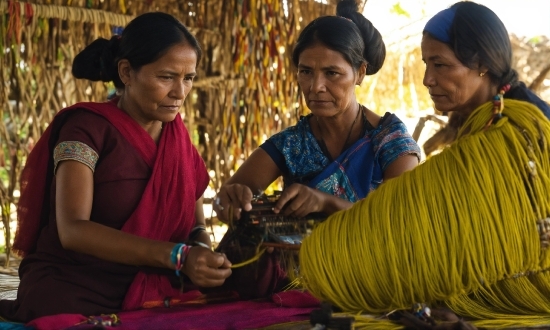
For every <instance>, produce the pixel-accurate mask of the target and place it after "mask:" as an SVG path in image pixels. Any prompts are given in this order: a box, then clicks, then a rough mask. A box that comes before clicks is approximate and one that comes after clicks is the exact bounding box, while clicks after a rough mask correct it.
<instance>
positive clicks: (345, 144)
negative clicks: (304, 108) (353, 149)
mask: <svg viewBox="0 0 550 330" xmlns="http://www.w3.org/2000/svg"><path fill="white" fill-rule="evenodd" d="M361 112H363V106H362V105H361V104H359V110H357V115H355V119H354V120H353V123H351V127H350V128H349V132H348V136H347V137H346V141H345V142H344V145H343V146H342V150H340V153H339V154H338V155H341V154H342V152H344V150H346V147H347V146H348V142H349V138H350V137H351V132H353V127H354V126H355V122H356V121H357V118H359V113H361ZM315 118H316V119H317V126H318V127H319V133H320V134H321V144H322V147H323V149H324V150H323V151H324V152H325V153H326V154H327V155H330V152H329V151H328V148H327V145H326V143H325V139H324V138H323V129H322V128H321V123H320V122H319V117H317V116H315Z"/></svg>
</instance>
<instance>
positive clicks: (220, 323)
mask: <svg viewBox="0 0 550 330" xmlns="http://www.w3.org/2000/svg"><path fill="white" fill-rule="evenodd" d="M318 307H319V301H317V300H316V299H315V298H313V297H311V296H310V295H309V294H307V293H303V292H297V291H289V292H282V293H279V294H277V295H274V297H273V301H262V302H257V301H232V302H226V303H217V304H191V305H178V306H174V307H169V308H165V307H159V308H150V309H141V310H135V311H125V312H120V313H118V314H117V315H118V317H119V318H120V321H121V323H120V324H119V325H117V326H116V327H106V328H105V329H113V330H124V329H132V330H140V329H166V330H169V329H178V330H191V329H200V330H232V329H236V330H237V329H239V330H240V329H257V328H261V327H266V326H269V325H273V324H279V323H285V322H294V321H304V320H307V319H308V318H309V314H310V312H311V311H312V310H313V309H315V308H318ZM87 319H88V318H87V317H85V316H83V315H77V314H60V315H53V316H46V317H41V318H38V319H36V320H34V321H32V322H30V323H28V324H27V326H32V327H35V328H36V329H52V330H54V329H73V330H77V329H78V330H81V329H92V328H93V327H94V325H92V324H87V323H86V320H87ZM95 329H97V328H95Z"/></svg>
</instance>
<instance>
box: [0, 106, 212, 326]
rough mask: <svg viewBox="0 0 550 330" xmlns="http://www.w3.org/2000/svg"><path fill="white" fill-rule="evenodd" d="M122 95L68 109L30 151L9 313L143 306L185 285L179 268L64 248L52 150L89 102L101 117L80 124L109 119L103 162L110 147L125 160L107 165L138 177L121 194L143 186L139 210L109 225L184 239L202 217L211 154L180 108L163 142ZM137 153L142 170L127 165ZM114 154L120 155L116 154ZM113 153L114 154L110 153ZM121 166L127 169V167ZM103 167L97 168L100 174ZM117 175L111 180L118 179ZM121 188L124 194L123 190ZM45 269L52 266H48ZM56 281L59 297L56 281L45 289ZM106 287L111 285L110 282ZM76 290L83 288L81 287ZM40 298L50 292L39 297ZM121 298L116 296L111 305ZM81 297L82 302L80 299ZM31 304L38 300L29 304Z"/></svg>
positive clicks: (3, 310) (2, 304) (5, 311)
mask: <svg viewBox="0 0 550 330" xmlns="http://www.w3.org/2000/svg"><path fill="white" fill-rule="evenodd" d="M115 102H116V101H111V102H106V103H78V104H76V105H74V106H72V107H70V108H67V109H64V110H62V111H60V112H59V113H58V114H57V115H56V117H55V119H54V121H53V122H52V124H51V125H50V126H49V127H48V129H47V130H46V131H45V133H44V134H43V136H42V138H41V139H40V140H39V141H38V143H37V144H36V146H35V148H34V149H33V151H32V152H31V154H30V155H29V158H28V161H27V164H26V166H25V169H24V171H23V173H22V176H21V190H22V194H21V198H20V201H19V206H18V218H19V219H18V220H19V221H18V230H17V234H16V238H15V242H14V250H16V251H17V252H18V253H19V254H21V255H23V256H24V259H23V261H22V264H21V268H20V277H21V285H20V288H19V292H18V299H17V300H16V301H0V315H2V316H5V317H7V318H9V319H14V320H19V321H29V320H30V319H32V318H35V317H39V316H43V315H49V314H56V313H81V314H87V315H90V314H98V313H109V312H114V311H117V310H120V309H124V310H129V309H136V308H139V307H141V306H142V305H143V303H144V302H146V301H151V300H162V299H164V298H165V297H168V296H171V297H175V296H177V295H178V293H179V290H177V289H174V288H173V287H172V285H171V284H170V280H169V278H168V277H167V276H166V273H168V274H169V276H172V277H175V276H174V275H173V271H169V270H162V269H145V268H138V267H133V266H127V265H122V264H117V263H111V262H107V261H104V260H100V259H98V258H94V257H92V256H89V255H85V254H81V253H76V252H74V251H68V250H64V249H63V248H62V247H61V244H60V242H59V238H58V235H57V226H56V223H55V210H54V205H55V204H54V203H52V201H53V202H54V201H55V180H54V170H53V157H52V153H53V148H54V147H55V144H56V143H57V141H58V138H59V134H60V132H61V134H63V132H62V129H63V126H64V124H65V123H66V122H68V121H69V122H70V121H71V116H72V114H73V113H77V112H78V111H75V110H76V109H86V110H80V112H87V113H88V114H87V115H86V114H85V115H84V117H82V118H88V119H87V120H89V119H90V118H91V120H92V121H94V120H95V119H94V118H92V117H94V116H95V117H97V118H98V119H97V120H95V122H94V123H93V124H88V123H85V124H82V125H80V126H83V127H85V129H88V128H89V130H90V131H93V130H95V129H96V127H104V126H105V128H104V129H103V131H101V134H97V135H99V136H100V138H102V139H104V140H105V141H99V142H98V143H97V145H98V147H97V149H98V151H99V152H98V153H99V160H98V163H97V166H98V168H99V167H100V166H104V167H105V166H106V164H105V163H102V164H101V161H102V155H103V153H107V151H105V150H99V149H101V148H104V149H109V150H110V151H111V153H113V152H114V154H115V155H116V156H117V157H118V158H119V161H120V166H119V164H118V163H116V162H112V163H111V164H110V165H109V166H110V167H109V168H107V169H106V170H105V169H104V170H103V173H107V175H113V176H116V175H117V174H119V175H121V176H123V177H124V176H126V177H128V176H129V177H131V179H133V181H130V182H133V183H132V185H129V186H128V187H129V188H128V190H127V191H124V189H122V190H120V189H119V194H118V195H119V196H120V197H119V198H120V199H121V200H124V199H125V198H126V196H122V195H126V194H127V195H129V196H132V195H136V192H137V199H136V201H135V202H134V204H133V206H132V209H130V211H131V212H129V213H128V214H127V215H126V216H125V218H124V219H123V221H119V222H118V223H115V224H112V223H111V224H109V223H106V225H110V226H111V227H114V228H118V229H120V230H122V231H125V232H128V233H132V234H134V235H137V236H141V237H146V238H150V239H155V240H162V241H173V242H181V241H183V240H185V239H186V238H187V237H188V235H189V232H190V230H191V228H192V227H193V226H194V224H195V218H194V213H195V202H196V200H197V199H198V198H200V196H201V195H202V193H203V192H204V190H205V188H206V186H207V184H208V180H209V179H208V174H207V171H206V167H205V165H204V162H203V160H202V159H201V157H200V156H199V154H198V152H197V150H196V149H195V147H194V146H193V145H192V143H191V140H190V138H189V134H188V132H187V130H186V129H185V126H184V125H183V122H182V120H181V117H180V116H179V115H178V116H177V118H176V119H175V120H174V121H172V122H170V123H165V124H164V128H163V132H162V134H161V137H160V140H159V143H158V146H157V145H156V144H155V142H154V141H153V140H152V139H151V137H150V136H149V134H148V133H147V132H146V131H145V130H143V128H141V127H140V126H139V125H138V124H137V122H135V121H134V120H133V119H132V118H131V117H129V116H128V115H127V114H126V113H125V112H123V111H121V110H120V109H119V108H118V107H117V106H116V103H115ZM86 116H87V117H86ZM102 120H103V121H105V120H106V121H107V123H104V124H102V123H101V121H102ZM72 121H73V122H74V121H75V120H74V119H73V120H72ZM87 125H89V126H90V127H87ZM77 126H78V125H77ZM97 129H100V128H97ZM92 140H93V141H96V140H94V139H92ZM125 146H126V147H125ZM116 148H122V149H120V150H123V151H122V152H119V151H117V150H118V149H117V150H115V149H116ZM124 148H126V149H124ZM113 150H114V151H113ZM132 157H133V158H135V159H134V163H136V162H137V163H140V162H141V165H140V164H138V165H139V166H138V167H140V166H141V167H140V170H139V171H138V173H130V171H126V169H124V166H125V165H124V164H125V163H128V160H127V158H128V159H132ZM111 158H113V156H112V155H111ZM108 159H109V158H108V157H107V160H106V161H108ZM120 167H123V169H122V170H121V169H120ZM98 168H96V173H97V172H98ZM111 172H112V173H114V174H111ZM117 172H118V173H117ZM96 173H94V181H95V180H96ZM134 177H135V178H134ZM143 179H145V180H143ZM113 182H117V181H116V180H114V181H113ZM113 182H111V183H105V184H113ZM140 182H141V183H140ZM94 184H95V183H94ZM50 187H52V188H51V189H50ZM102 188H103V189H104V191H107V192H108V191H110V190H111V189H109V186H107V189H105V187H101V186H100V187H97V186H94V189H98V190H100V189H102ZM114 188H116V187H114ZM118 188H120V187H118ZM121 191H122V192H123V193H122V194H120V192H121ZM115 197H116V196H115ZM96 198H97V199H98V200H100V199H101V198H102V196H101V194H98V195H96V194H95V193H94V203H95V202H96V201H95V199H96ZM104 199H107V198H104ZM111 199H112V198H111ZM126 199H128V198H126ZM130 200H131V198H130ZM105 202H109V201H105ZM110 203H111V204H108V205H111V206H112V205H116V198H115V202H113V201H110ZM130 204H132V203H130ZM122 208H123V207H122ZM110 213H115V214H116V213H117V210H106V213H103V215H104V217H105V216H108V215H109V214H110ZM119 213H120V212H119ZM94 214H98V213H97V212H94V209H93V207H92V217H91V221H97V222H102V221H101V220H102V219H94ZM99 214H101V212H100V213H99ZM119 215H120V214H119ZM104 217H103V218H104ZM126 217H127V218H126ZM98 239H100V238H98ZM31 265H32V266H31ZM37 269H38V271H37ZM42 269H44V270H45V271H41V270H42ZM51 269H53V271H52V270H51ZM33 274H34V275H33ZM26 278H27V280H26V281H25V279H26ZM31 279H32V280H31ZM128 279H129V280H128ZM36 281H38V282H36ZM41 281H42V282H41ZM34 282H36V283H34ZM41 284H42V285H41ZM51 285H54V286H55V291H57V292H59V293H60V296H59V297H55V296H52V292H53V289H50V290H49V291H47V290H46V289H44V287H51ZM23 286H25V287H23ZM33 286H34V287H33ZM103 287H108V290H106V289H104V288H103ZM79 288H82V292H83V293H85V294H87V296H83V297H80V299H79V300H78V301H76V302H75V301H70V300H71V299H72V293H68V294H66V295H65V296H63V294H64V293H65V292H64V291H71V290H77V291H78V290H79ZM42 289H44V292H47V294H43V295H42V296H41V295H40V294H38V293H36V292H37V290H38V291H40V290H42ZM102 291H103V292H102ZM98 292H99V293H101V297H96V296H95V294H96V293H98ZM121 292H122V293H123V294H122V296H121ZM74 295H76V296H77V295H78V292H75V293H74ZM27 296H30V297H32V298H33V299H30V297H27ZM64 298H65V299H64ZM96 298H97V299H96ZM37 299H38V300H41V299H43V300H42V301H37V302H31V300H37ZM113 300H114V301H115V302H114V303H112V304H111V305H109V304H110V301H113ZM117 301H118V302H117ZM79 304H81V306H78V305H79ZM30 305H33V307H29V306H30ZM75 305H77V306H75ZM106 305H108V306H106ZM39 306H42V307H39ZM52 306H55V308H54V307H52ZM33 308H34V309H38V308H44V310H41V311H37V310H30V309H33ZM26 309H29V310H28V311H27V310H26Z"/></svg>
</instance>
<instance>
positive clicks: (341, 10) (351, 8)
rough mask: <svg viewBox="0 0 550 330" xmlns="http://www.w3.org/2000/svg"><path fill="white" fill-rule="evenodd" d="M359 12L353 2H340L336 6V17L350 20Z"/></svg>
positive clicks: (347, 0)
mask: <svg viewBox="0 0 550 330" xmlns="http://www.w3.org/2000/svg"><path fill="white" fill-rule="evenodd" d="M358 10H359V6H358V5H357V2H356V1H355V0H342V1H340V2H338V5H336V15H337V16H342V17H347V18H351V17H353V15H354V14H356V13H357V12H358Z"/></svg>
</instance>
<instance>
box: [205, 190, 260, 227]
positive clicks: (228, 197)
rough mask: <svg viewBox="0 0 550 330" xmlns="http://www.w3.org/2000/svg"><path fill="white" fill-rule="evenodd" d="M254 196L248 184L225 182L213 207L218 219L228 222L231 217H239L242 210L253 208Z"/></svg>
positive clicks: (234, 218) (235, 218)
mask: <svg viewBox="0 0 550 330" xmlns="http://www.w3.org/2000/svg"><path fill="white" fill-rule="evenodd" d="M252 197H253V196H252V190H250V188H249V187H248V186H245V185H243V184H240V183H233V184H225V185H223V186H222V187H221V189H220V191H219V192H218V195H217V197H216V199H215V201H214V204H213V208H214V211H216V214H217V216H218V219H220V221H222V222H225V223H227V222H229V221H230V220H231V219H233V220H237V219H239V218H240V217H241V211H242V210H245V211H250V210H251V209H252ZM230 212H232V214H230Z"/></svg>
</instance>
